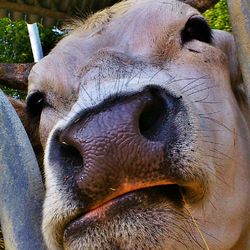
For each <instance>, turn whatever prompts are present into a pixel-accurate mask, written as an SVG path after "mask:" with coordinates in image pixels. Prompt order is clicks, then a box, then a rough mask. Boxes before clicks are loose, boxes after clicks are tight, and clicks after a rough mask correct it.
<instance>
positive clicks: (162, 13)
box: [27, 0, 250, 249]
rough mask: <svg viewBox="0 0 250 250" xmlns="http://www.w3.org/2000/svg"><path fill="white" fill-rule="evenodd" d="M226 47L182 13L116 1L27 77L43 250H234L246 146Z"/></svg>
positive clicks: (244, 197) (244, 207)
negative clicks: (37, 142)
mask: <svg viewBox="0 0 250 250" xmlns="http://www.w3.org/2000/svg"><path fill="white" fill-rule="evenodd" d="M234 50H235V47H234V42H233V38H232V37H231V36H230V35H229V34H226V33H223V32H214V33H212V31H211V29H210V28H209V27H208V25H207V24H206V22H205V21H204V19H203V17H202V16H201V15H200V14H199V12H198V11H197V10H195V9H194V8H192V7H190V6H189V5H187V4H184V3H180V2H178V1H158V2H157V1H152V0H150V1H149V0H148V1H125V2H122V3H120V4H118V5H116V6H114V7H112V8H111V9H108V10H106V11H104V12H101V13H99V14H96V15H95V16H94V17H92V18H90V19H89V20H88V21H86V22H85V23H82V24H79V26H78V27H76V29H75V30H74V31H73V32H72V33H71V34H70V35H69V36H67V37H66V38H64V39H63V40H62V41H61V42H60V43H59V44H58V46H57V47H56V48H55V49H54V50H53V51H52V53H51V54H50V55H48V56H47V57H45V58H44V59H43V60H42V61H41V62H40V63H38V64H37V65H36V66H35V67H34V68H33V71H32V72H31V75H30V78H29V96H28V98H27V103H28V108H29V109H30V111H31V112H33V113H34V114H36V113H39V111H41V120H40V138H41V142H42V144H43V147H44V149H45V152H46V153H45V164H44V165H45V166H44V168H45V176H46V199H45V203H44V214H43V234H44V238H45V240H46V243H47V245H48V247H49V248H50V249H61V248H65V249H184V248H187V249H199V248H201V249H204V248H205V244H208V246H209V247H210V248H211V249H231V248H232V247H236V246H237V247H239V246H240V247H241V246H244V247H245V245H243V244H245V243H246V242H245V239H246V238H244V237H245V236H246V235H247V233H248V230H247V228H248V226H249V225H248V224H249V223H248V221H247V220H246V219H245V217H246V216H248V213H249V212H248V211H249V206H250V204H249V199H248V192H249V184H248V183H249V169H248V167H249V162H250V159H249V155H248V151H249V142H250V138H249V129H248V125H247V114H245V113H244V109H245V108H246V107H247V104H246V102H245V100H244V96H242V95H241V94H240V93H241V90H242V85H241V81H240V80H241V76H240V72H239V69H238V64H237V59H236V56H235V51H234ZM240 102H241V105H240V104H239V103H240ZM247 218H248V217H247ZM236 244H238V245H236ZM239 244H241V245H239Z"/></svg>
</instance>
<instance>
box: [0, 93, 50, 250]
mask: <svg viewBox="0 0 250 250" xmlns="http://www.w3.org/2000/svg"><path fill="white" fill-rule="evenodd" d="M0 142H1V146H0V173H1V174H0V222H1V227H2V232H3V237H4V244H5V249H6V250H19V249H20V250H23V249H29V250H41V249H46V248H45V245H44V242H43V238H42V233H41V221H42V204H43V200H44V187H43V183H42V178H41V174H40V171H39V167H38V164H37V161H36V158H35V155H34V152H33V149H32V146H31V144H30V142H29V139H28V136H27V134H26V132H25V130H24V128H23V126H22V124H21V122H20V120H19V117H18V116H17V114H16V112H15V110H14V109H13V107H12V106H11V104H10V103H9V101H8V99H7V98H6V96H5V95H4V94H3V93H2V92H1V91H0Z"/></svg>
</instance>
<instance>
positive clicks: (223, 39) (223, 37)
mask: <svg viewBox="0 0 250 250" xmlns="http://www.w3.org/2000/svg"><path fill="white" fill-rule="evenodd" d="M213 37H214V41H213V43H214V45H215V46H216V47H218V48H220V49H221V50H222V51H223V52H224V53H225V54H226V56H227V59H228V64H229V65H228V66H229V70H230V79H231V86H232V90H233V92H234V94H235V96H236V99H237V100H238V101H239V102H241V101H242V100H245V99H246V89H245V86H244V84H243V77H242V72H241V69H240V63H239V59H238V56H237V49H236V43H235V40H234V37H233V35H232V34H230V33H228V32H226V31H221V30H214V31H213Z"/></svg>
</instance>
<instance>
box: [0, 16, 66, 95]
mask: <svg viewBox="0 0 250 250" xmlns="http://www.w3.org/2000/svg"><path fill="white" fill-rule="evenodd" d="M38 29H39V34H40V38H41V43H42V47H43V52H44V55H47V54H48V53H49V52H50V50H51V49H52V48H53V47H54V46H55V44H56V43H57V42H58V41H59V40H60V39H61V38H62V36H63V34H62V33H61V32H59V31H58V30H56V29H55V28H54V27H48V28H44V27H42V25H41V24H38ZM33 61H34V60H33V55H32V50H31V45H30V40H29V34H28V29H27V25H26V22H25V21H11V20H10V19H9V18H2V19H0V63H29V62H33ZM1 89H2V90H3V91H4V92H5V93H6V94H7V95H11V96H13V97H15V98H21V99H23V98H24V97H25V93H23V92H21V91H17V90H12V89H9V88H7V87H1Z"/></svg>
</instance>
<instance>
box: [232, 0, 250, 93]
mask: <svg viewBox="0 0 250 250" xmlns="http://www.w3.org/2000/svg"><path fill="white" fill-rule="evenodd" d="M227 4H228V8H229V12H230V20H231V24H232V27H233V33H234V36H235V39H236V43H237V48H238V54H239V59H240V64H241V70H242V74H243V79H244V82H245V83H246V84H247V87H248V96H249V98H250V1H249V0H227Z"/></svg>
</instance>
